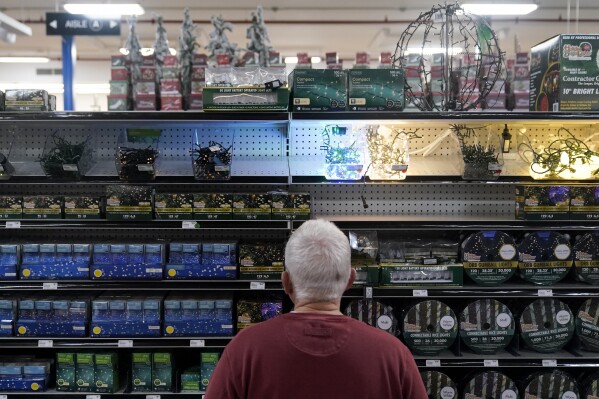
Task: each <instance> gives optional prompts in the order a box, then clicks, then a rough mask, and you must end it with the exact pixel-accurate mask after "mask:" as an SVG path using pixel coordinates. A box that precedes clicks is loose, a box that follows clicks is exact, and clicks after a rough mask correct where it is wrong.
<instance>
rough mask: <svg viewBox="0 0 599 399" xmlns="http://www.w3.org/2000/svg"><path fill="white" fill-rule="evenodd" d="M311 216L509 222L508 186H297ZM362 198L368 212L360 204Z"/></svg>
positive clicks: (511, 204)
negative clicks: (305, 196)
mask: <svg viewBox="0 0 599 399" xmlns="http://www.w3.org/2000/svg"><path fill="white" fill-rule="evenodd" d="M293 189H294V191H298V192H301V191H304V192H309V193H310V194H311V195H312V209H313V213H314V215H376V216H383V215H412V216H434V215H438V216H452V217H464V220H467V219H468V217H477V218H480V217H491V218H500V219H501V218H513V215H514V210H515V199H514V197H515V194H514V193H515V190H514V186H513V185H511V184H466V183H464V184H410V185H406V184H367V185H363V184H326V185H325V184H299V185H294V186H293ZM362 196H364V198H365V200H366V202H367V204H368V208H367V209H364V207H363V203H362Z"/></svg>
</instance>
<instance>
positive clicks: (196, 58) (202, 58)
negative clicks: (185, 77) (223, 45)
mask: <svg viewBox="0 0 599 399" xmlns="http://www.w3.org/2000/svg"><path fill="white" fill-rule="evenodd" d="M191 64H192V65H204V66H205V65H208V56H207V55H206V54H201V53H194V54H193V58H192V59H191Z"/></svg>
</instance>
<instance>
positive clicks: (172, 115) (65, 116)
mask: <svg viewBox="0 0 599 399" xmlns="http://www.w3.org/2000/svg"><path fill="white" fill-rule="evenodd" d="M287 120H289V114H288V113H287V112H256V111H251V112H243V111H239V112H235V111H232V112H201V111H198V112H195V111H185V112H176V111H174V112H173V111H169V112H165V111H160V112H152V111H143V112H140V111H123V112H2V113H1V114H0V122H29V121H44V122H61V123H63V122H67V121H68V122H71V121H78V122H113V121H114V122H118V121H140V122H143V123H147V122H154V121H166V122H171V121H172V122H203V121H210V122H215V121H222V122H227V123H236V122H248V121H256V122H260V121H265V122H271V121H272V122H276V121H282V122H285V121H287Z"/></svg>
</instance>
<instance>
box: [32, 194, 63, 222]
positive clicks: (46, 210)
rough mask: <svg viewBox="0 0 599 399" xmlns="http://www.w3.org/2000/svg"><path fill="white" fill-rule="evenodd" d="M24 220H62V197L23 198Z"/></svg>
mask: <svg viewBox="0 0 599 399" xmlns="http://www.w3.org/2000/svg"><path fill="white" fill-rule="evenodd" d="M23 219H38V220H39V219H62V197H57V196H52V195H35V196H27V197H23Z"/></svg>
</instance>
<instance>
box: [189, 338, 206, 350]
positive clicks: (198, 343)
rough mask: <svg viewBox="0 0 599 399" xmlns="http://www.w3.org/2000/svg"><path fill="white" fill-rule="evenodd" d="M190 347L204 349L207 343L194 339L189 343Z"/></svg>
mask: <svg viewBox="0 0 599 399" xmlns="http://www.w3.org/2000/svg"><path fill="white" fill-rule="evenodd" d="M189 346H191V347H192V348H203V347H204V346H206V341H205V340H203V339H192V340H190V341H189Z"/></svg>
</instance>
